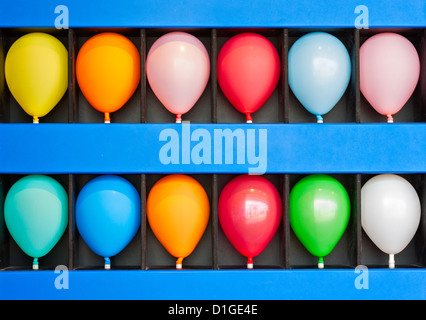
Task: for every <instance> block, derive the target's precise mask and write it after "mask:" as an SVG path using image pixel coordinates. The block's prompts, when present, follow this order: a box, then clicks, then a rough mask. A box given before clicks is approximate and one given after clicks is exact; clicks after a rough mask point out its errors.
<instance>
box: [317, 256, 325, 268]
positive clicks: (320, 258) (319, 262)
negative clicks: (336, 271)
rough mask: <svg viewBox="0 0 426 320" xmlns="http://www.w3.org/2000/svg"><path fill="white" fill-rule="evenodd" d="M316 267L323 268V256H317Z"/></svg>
mask: <svg viewBox="0 0 426 320" xmlns="http://www.w3.org/2000/svg"><path fill="white" fill-rule="evenodd" d="M318 269H324V258H323V257H319V258H318Z"/></svg>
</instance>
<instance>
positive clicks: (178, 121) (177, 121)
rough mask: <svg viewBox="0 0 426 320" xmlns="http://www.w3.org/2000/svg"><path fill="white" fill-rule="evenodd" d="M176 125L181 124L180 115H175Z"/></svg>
mask: <svg viewBox="0 0 426 320" xmlns="http://www.w3.org/2000/svg"><path fill="white" fill-rule="evenodd" d="M176 123H182V115H181V114H177V115H176Z"/></svg>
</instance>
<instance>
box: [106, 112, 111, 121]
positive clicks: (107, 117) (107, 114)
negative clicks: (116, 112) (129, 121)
mask: <svg viewBox="0 0 426 320" xmlns="http://www.w3.org/2000/svg"><path fill="white" fill-rule="evenodd" d="M105 123H111V118H110V117H109V112H105Z"/></svg>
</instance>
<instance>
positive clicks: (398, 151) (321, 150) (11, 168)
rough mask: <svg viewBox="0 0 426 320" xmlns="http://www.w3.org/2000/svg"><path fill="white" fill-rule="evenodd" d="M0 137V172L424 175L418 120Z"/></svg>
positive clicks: (122, 128)
mask: <svg viewBox="0 0 426 320" xmlns="http://www.w3.org/2000/svg"><path fill="white" fill-rule="evenodd" d="M198 135H200V136H203V138H202V139H201V138H199V137H198ZM0 136H1V137H2V139H0V173H51V174H54V173H94V174H96V173H98V174H100V173H116V174H120V173H179V172H186V173H248V172H252V173H265V172H266V173H384V172H394V173H424V172H426V124H424V123H417V124H396V123H395V124H183V125H180V124H38V125H34V124H0ZM234 136H235V137H234ZM88 137H90V139H88ZM252 138H253V139H252ZM171 139H176V141H175V142H177V144H174V145H175V146H176V145H178V146H179V147H178V148H176V149H174V148H173V151H170V150H169V149H168V146H169V145H170V144H171V143H172V142H173V141H171ZM191 139H192V140H191ZM228 139H229V140H228ZM230 139H233V145H231V142H230V141H231V140H230ZM239 139H241V140H239ZM204 142H205V144H203V145H202V146H203V150H204V151H207V152H208V153H210V155H208V154H207V155H206V157H205V158H203V157H201V158H200V156H199V155H200V154H201V155H203V153H202V152H201V153H200V152H199V151H200V149H198V147H201V145H200V143H204ZM259 142H260V145H261V148H260V150H261V153H260V154H259ZM220 143H221V144H222V148H220ZM197 146H198V147H197ZM253 146H254V148H252V147H253ZM148 151H149V152H148ZM171 152H173V155H172V153H171ZM237 152H240V153H241V154H240V155H237ZM253 152H254V153H253ZM174 155H176V157H175V156H174ZM253 155H254V156H256V157H258V158H255V157H254V156H253ZM240 156H241V157H240ZM227 157H230V158H227ZM169 161H171V162H170V163H169ZM199 161H201V163H199ZM173 162H175V163H173ZM249 170H251V171H249ZM262 171H263V172H262Z"/></svg>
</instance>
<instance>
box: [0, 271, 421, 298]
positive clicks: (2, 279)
mask: <svg viewBox="0 0 426 320" xmlns="http://www.w3.org/2000/svg"><path fill="white" fill-rule="evenodd" d="M65 276H66V277H67V278H66V281H67V283H66V284H67V285H68V289H65V288H62V289H57V287H59V288H61V287H62V286H63V285H64V281H63V277H65ZM58 277H59V278H58ZM360 277H361V278H362V280H361V278H360ZM55 281H56V286H55ZM0 299H1V300H5V299H82V300H85V299H115V300H120V299H127V300H128V299H144V300H284V299H332V300H345V299H360V300H369V299H387V300H392V299H398V300H404V299H408V300H424V299H426V270H423V269H395V270H386V269H362V271H359V270H357V271H356V270H355V269H325V270H313V269H312V270H307V269H299V270H180V271H177V270H139V271H138V270H133V271H129V270H107V271H105V270H102V271H99V270H98V271H95V270H91V271H83V270H81V271H70V272H69V273H68V274H64V273H63V271H58V272H56V273H55V272H54V271H5V272H0Z"/></svg>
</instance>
